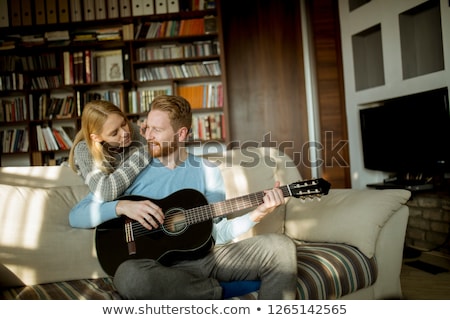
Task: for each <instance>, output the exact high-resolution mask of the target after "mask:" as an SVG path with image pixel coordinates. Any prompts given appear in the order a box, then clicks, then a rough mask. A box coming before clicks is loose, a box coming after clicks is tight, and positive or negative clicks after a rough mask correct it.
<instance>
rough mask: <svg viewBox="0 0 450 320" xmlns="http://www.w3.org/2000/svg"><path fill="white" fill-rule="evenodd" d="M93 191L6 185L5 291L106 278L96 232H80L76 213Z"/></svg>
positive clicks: (1, 241) (1, 195)
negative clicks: (72, 216)
mask: <svg viewBox="0 0 450 320" xmlns="http://www.w3.org/2000/svg"><path fill="white" fill-rule="evenodd" d="M87 193H88V188H87V186H84V185H82V186H71V187H54V188H30V187H23V186H7V185H0V203H2V208H1V210H0V221H1V223H0V287H2V286H3V287H4V286H18V285H24V284H25V285H33V284H40V283H47V282H56V281H66V280H74V279H90V278H98V277H103V276H105V275H106V274H105V273H104V272H103V270H102V269H101V267H100V265H99V263H98V260H97V257H96V251H95V246H94V231H93V230H87V229H86V230H82V229H74V228H72V227H70V225H69V222H68V214H69V211H70V209H71V208H72V207H73V206H74V205H75V204H76V203H77V202H78V201H80V200H81V199H82V198H83V197H85V196H86V195H87Z"/></svg>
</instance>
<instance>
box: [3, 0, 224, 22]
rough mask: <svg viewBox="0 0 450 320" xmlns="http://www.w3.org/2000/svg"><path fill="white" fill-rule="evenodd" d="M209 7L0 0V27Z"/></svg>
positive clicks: (191, 0) (206, 3) (149, 0)
mask: <svg viewBox="0 0 450 320" xmlns="http://www.w3.org/2000/svg"><path fill="white" fill-rule="evenodd" d="M213 8H215V1H214V0H39V1H33V0H21V1H8V0H0V28H2V27H9V26H13V27H16V26H31V25H44V24H57V23H69V22H81V21H93V20H104V19H117V18H119V17H120V18H125V17H131V16H146V15H154V14H166V13H173V12H178V11H194V10H205V9H213ZM9 12H10V14H8V13H9Z"/></svg>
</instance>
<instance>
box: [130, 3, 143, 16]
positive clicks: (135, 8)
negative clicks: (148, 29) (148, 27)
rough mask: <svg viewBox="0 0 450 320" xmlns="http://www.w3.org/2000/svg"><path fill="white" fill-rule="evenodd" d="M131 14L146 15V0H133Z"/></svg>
mask: <svg viewBox="0 0 450 320" xmlns="http://www.w3.org/2000/svg"><path fill="white" fill-rule="evenodd" d="M131 14H132V15H133V17H137V16H143V15H144V0H131Z"/></svg>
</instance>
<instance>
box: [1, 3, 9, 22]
mask: <svg viewBox="0 0 450 320" xmlns="http://www.w3.org/2000/svg"><path fill="white" fill-rule="evenodd" d="M8 12H9V9H8V0H0V28H3V27H9V15H8Z"/></svg>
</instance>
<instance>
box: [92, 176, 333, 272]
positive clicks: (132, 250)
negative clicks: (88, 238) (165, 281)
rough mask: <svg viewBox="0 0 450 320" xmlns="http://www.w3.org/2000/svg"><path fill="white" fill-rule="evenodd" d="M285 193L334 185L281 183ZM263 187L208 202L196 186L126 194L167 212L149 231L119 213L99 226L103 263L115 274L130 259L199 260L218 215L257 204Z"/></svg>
mask: <svg viewBox="0 0 450 320" xmlns="http://www.w3.org/2000/svg"><path fill="white" fill-rule="evenodd" d="M280 189H281V190H282V192H283V195H284V197H296V198H302V199H305V198H316V197H320V196H322V195H326V194H328V191H329V189H330V183H329V182H327V181H326V180H324V179H322V178H320V179H313V180H305V181H298V182H295V183H292V184H289V185H286V186H282V187H280ZM263 197H264V191H260V192H256V193H252V194H248V195H245V196H241V197H237V198H233V199H229V200H224V201H220V202H216V203H211V204H208V202H207V201H206V198H205V197H204V195H203V194H202V193H200V192H198V191H196V190H193V189H183V190H180V191H177V192H175V193H173V194H171V195H169V196H167V197H166V198H164V199H161V200H153V199H150V198H146V197H143V196H136V195H129V196H123V197H121V198H120V199H121V200H132V201H140V200H150V201H152V202H154V203H155V204H157V205H158V206H159V207H160V208H161V209H162V210H163V212H164V215H165V219H164V223H163V224H162V225H161V226H159V227H158V228H157V229H154V230H148V229H146V228H144V227H143V226H142V225H141V224H140V223H139V222H137V221H134V220H131V219H129V218H123V217H119V218H116V219H112V220H109V221H106V222H104V223H102V224H100V225H99V226H98V227H97V228H96V232H95V242H96V249H97V256H98V259H99V262H100V265H101V266H102V268H103V269H104V270H105V272H106V273H107V274H109V275H111V276H113V275H114V273H115V271H116V269H117V268H118V266H119V265H120V264H121V263H122V262H123V261H125V260H127V259H140V258H148V259H154V260H157V261H159V262H160V263H162V264H164V265H170V264H172V263H174V262H176V261H178V260H187V259H198V258H200V257H203V256H204V255H206V254H207V253H208V252H209V251H210V250H211V248H212V247H213V246H214V239H213V237H212V235H211V232H212V226H213V219H214V218H219V217H224V216H226V215H229V214H232V213H235V212H239V211H241V210H245V209H250V208H254V207H257V206H258V205H260V204H261V203H262V202H263V200H262V199H263Z"/></svg>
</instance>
